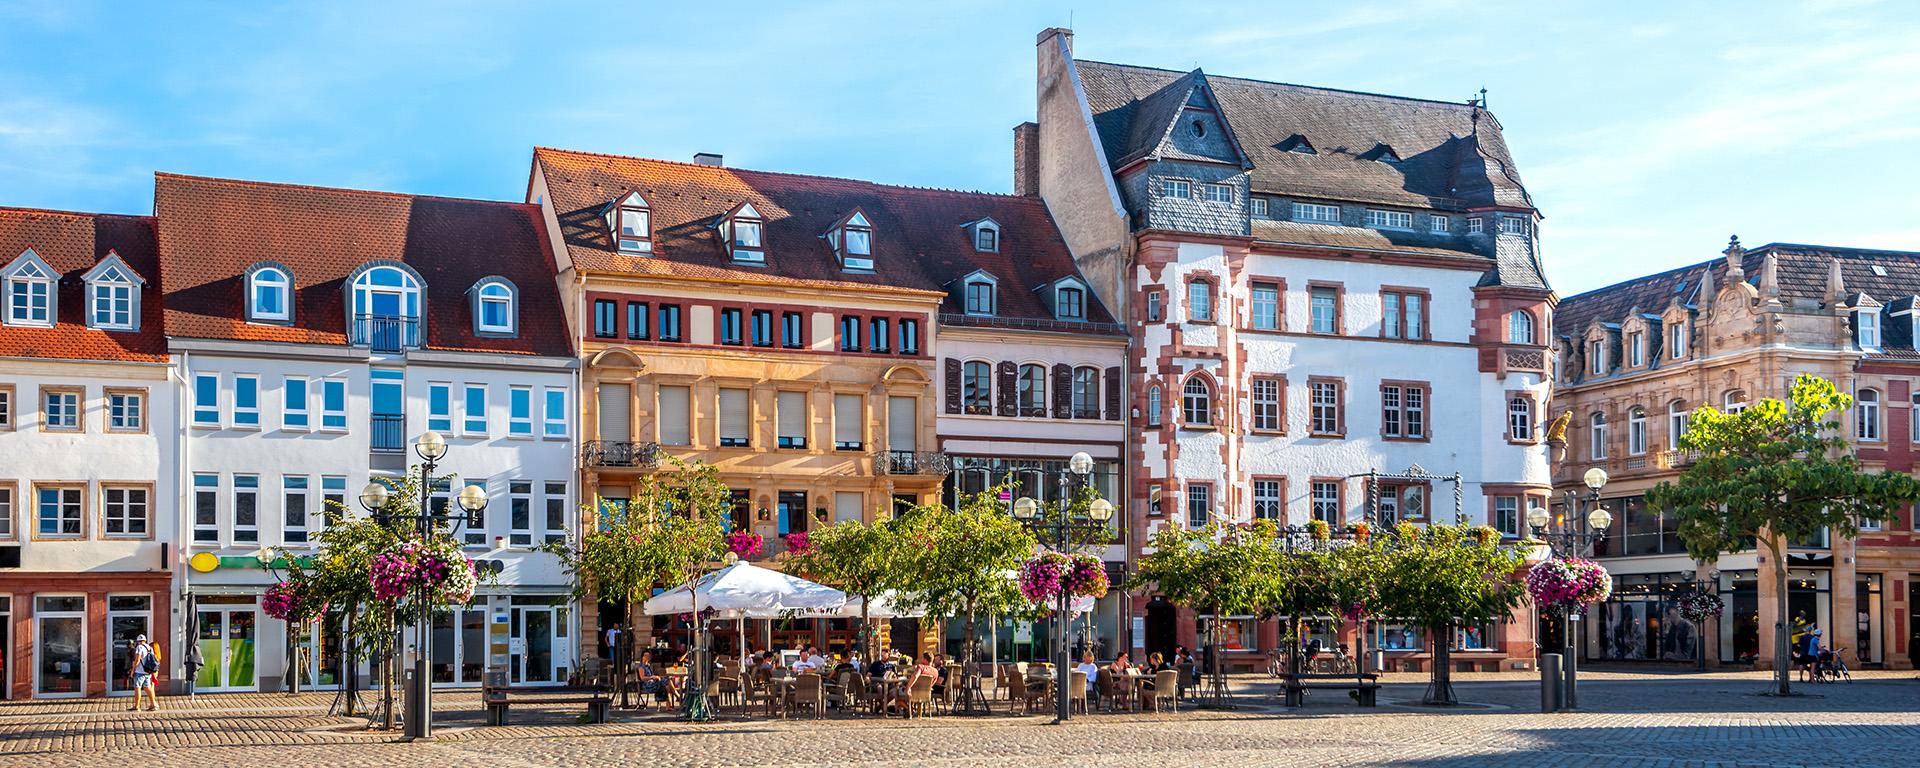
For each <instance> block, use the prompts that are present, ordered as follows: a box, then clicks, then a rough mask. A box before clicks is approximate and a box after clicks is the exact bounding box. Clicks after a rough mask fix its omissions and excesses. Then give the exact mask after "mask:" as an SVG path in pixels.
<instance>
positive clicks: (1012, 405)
mask: <svg viewBox="0 0 1920 768" xmlns="http://www.w3.org/2000/svg"><path fill="white" fill-rule="evenodd" d="M1019 371H1020V366H1017V365H1014V364H1013V361H1011V360H1002V361H1000V366H999V368H998V370H996V371H995V374H996V375H995V376H994V378H995V379H997V380H998V384H999V386H1000V392H999V393H998V398H999V405H1000V415H1002V416H1018V415H1019V410H1018V409H1019V401H1018V400H1016V399H1015V398H1017V397H1019V392H1018V391H1017V390H1018V389H1019V385H1018V384H1016V383H1015V380H1016V379H1017V378H1018V377H1019Z"/></svg>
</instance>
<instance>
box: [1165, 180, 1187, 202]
mask: <svg viewBox="0 0 1920 768" xmlns="http://www.w3.org/2000/svg"><path fill="white" fill-rule="evenodd" d="M1160 196H1161V197H1166V198H1177V199H1181V200H1191V199H1193V182H1191V181H1187V180H1186V179H1161V180H1160Z"/></svg>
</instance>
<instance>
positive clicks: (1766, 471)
mask: <svg viewBox="0 0 1920 768" xmlns="http://www.w3.org/2000/svg"><path fill="white" fill-rule="evenodd" d="M1852 403H1853V398H1851V397H1849V396H1847V395H1846V394H1845V393H1843V392H1840V391H1839V389H1838V388H1836V387H1835V386H1834V385H1833V382H1831V381H1827V380H1826V379H1822V378H1819V377H1817V376H1812V375H1808V374H1801V375H1800V376H1799V377H1798V378H1797V379H1795V380H1794V382H1793V386H1792V387H1791V388H1790V389H1789V391H1788V394H1787V399H1786V400H1784V401H1783V400H1776V399H1773V398H1765V399H1762V400H1760V401H1759V402H1757V403H1754V404H1752V405H1751V406H1748V407H1747V408H1746V409H1745V410H1743V411H1740V412H1738V413H1725V412H1722V411H1720V410H1718V409H1715V408H1713V407H1712V406H1706V407H1702V408H1700V409H1698V410H1695V411H1694V412H1693V415H1692V416H1691V417H1690V418H1689V419H1688V421H1687V431H1686V432H1685V433H1683V434H1682V435H1681V436H1680V448H1681V449H1682V450H1687V451H1693V452H1696V453H1697V454H1698V458H1697V459H1696V460H1695V462H1694V464H1693V465H1692V466H1690V467H1688V468H1687V469H1686V470H1685V471H1683V472H1681V473H1680V477H1679V478H1678V479H1676V480H1674V481H1672V482H1662V483H1661V484H1660V485H1658V486H1656V487H1655V488H1654V489H1653V490H1652V491H1650V492H1648V493H1647V505H1648V507H1649V508H1652V509H1664V510H1667V511H1669V512H1672V513H1674V514H1675V515H1677V516H1678V517H1679V519H1680V540H1681V541H1682V542H1685V544H1686V546H1687V553H1688V554H1690V555H1692V556H1693V557H1694V559H1696V560H1700V561H1703V562H1711V561H1714V560H1718V559H1719V557H1720V556H1721V555H1722V554H1726V553H1730V552H1739V551H1742V550H1746V549H1751V548H1752V547H1753V545H1754V542H1755V541H1758V542H1759V543H1760V544H1761V545H1762V546H1764V547H1766V550H1767V554H1768V557H1769V558H1770V560H1771V564H1772V566H1773V583H1774V598H1775V601H1776V602H1775V611H1776V612H1775V616H1774V628H1773V669H1774V683H1775V686H1776V693H1778V694H1779V695H1781V696H1786V695H1790V694H1791V693H1792V690H1791V688H1790V678H1791V676H1790V675H1789V674H1788V670H1789V669H1790V668H1791V666H1792V661H1791V654H1790V653H1789V649H1788V647H1787V634H1788V633H1787V625H1786V615H1787V548H1788V542H1790V541H1795V540H1802V539H1807V538H1811V537H1814V536H1817V535H1819V534H1820V533H1821V532H1822V531H1832V532H1833V533H1834V534H1836V535H1840V536H1846V537H1849V538H1851V537H1853V536H1854V535H1856V534H1858V533H1859V524H1860V521H1861V520H1886V519H1888V518H1890V517H1892V516H1893V513H1894V511H1895V510H1896V509H1898V508H1900V507H1901V506H1903V505H1907V504H1912V503H1913V502H1914V501H1915V500H1916V499H1920V481H1916V480H1915V479H1914V478H1913V477H1911V476H1909V475H1906V474H1904V473H1898V472H1892V471H1881V472H1865V471H1862V470H1861V468H1860V462H1859V460H1858V459H1856V458H1854V456H1853V454H1852V452H1851V451H1850V450H1849V449H1848V445H1847V442H1846V440H1845V439H1844V438H1843V437H1841V436H1840V433H1839V429H1840V423H1839V422H1838V421H1836V420H1834V419H1833V418H1832V417H1833V416H1834V415H1835V414H1837V413H1839V412H1841V411H1844V410H1846V409H1847V408H1848V407H1849V406H1851V405H1852Z"/></svg>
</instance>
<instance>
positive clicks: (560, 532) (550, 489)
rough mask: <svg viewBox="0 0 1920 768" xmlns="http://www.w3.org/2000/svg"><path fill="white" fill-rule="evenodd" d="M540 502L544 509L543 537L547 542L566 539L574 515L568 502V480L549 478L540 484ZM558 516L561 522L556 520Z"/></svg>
mask: <svg viewBox="0 0 1920 768" xmlns="http://www.w3.org/2000/svg"><path fill="white" fill-rule="evenodd" d="M540 490H541V494H540V504H541V508H542V511H543V514H542V516H541V521H540V528H541V531H542V533H541V539H542V541H544V542H545V543H548V544H555V543H559V542H562V541H565V540H566V538H567V531H569V530H571V529H572V528H571V526H572V524H573V523H572V521H571V519H570V518H571V517H572V515H571V514H570V513H569V510H570V509H572V506H571V505H569V504H567V482H566V481H565V480H547V481H544V482H542V483H541V484H540ZM556 515H557V516H558V520H559V522H558V523H556V522H555V517H556Z"/></svg>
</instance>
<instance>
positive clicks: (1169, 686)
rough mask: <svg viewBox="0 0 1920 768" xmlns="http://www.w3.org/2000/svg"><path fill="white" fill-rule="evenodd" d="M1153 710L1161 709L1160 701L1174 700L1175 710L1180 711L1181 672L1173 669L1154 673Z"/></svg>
mask: <svg viewBox="0 0 1920 768" xmlns="http://www.w3.org/2000/svg"><path fill="white" fill-rule="evenodd" d="M1150 693H1152V698H1153V711H1155V712H1158V711H1160V702H1162V701H1170V702H1173V711H1175V712H1178V711H1180V673H1179V672H1175V671H1173V670H1171V669H1169V670H1166V671H1164V672H1155V673H1153V690H1152V691H1151V692H1150Z"/></svg>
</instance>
